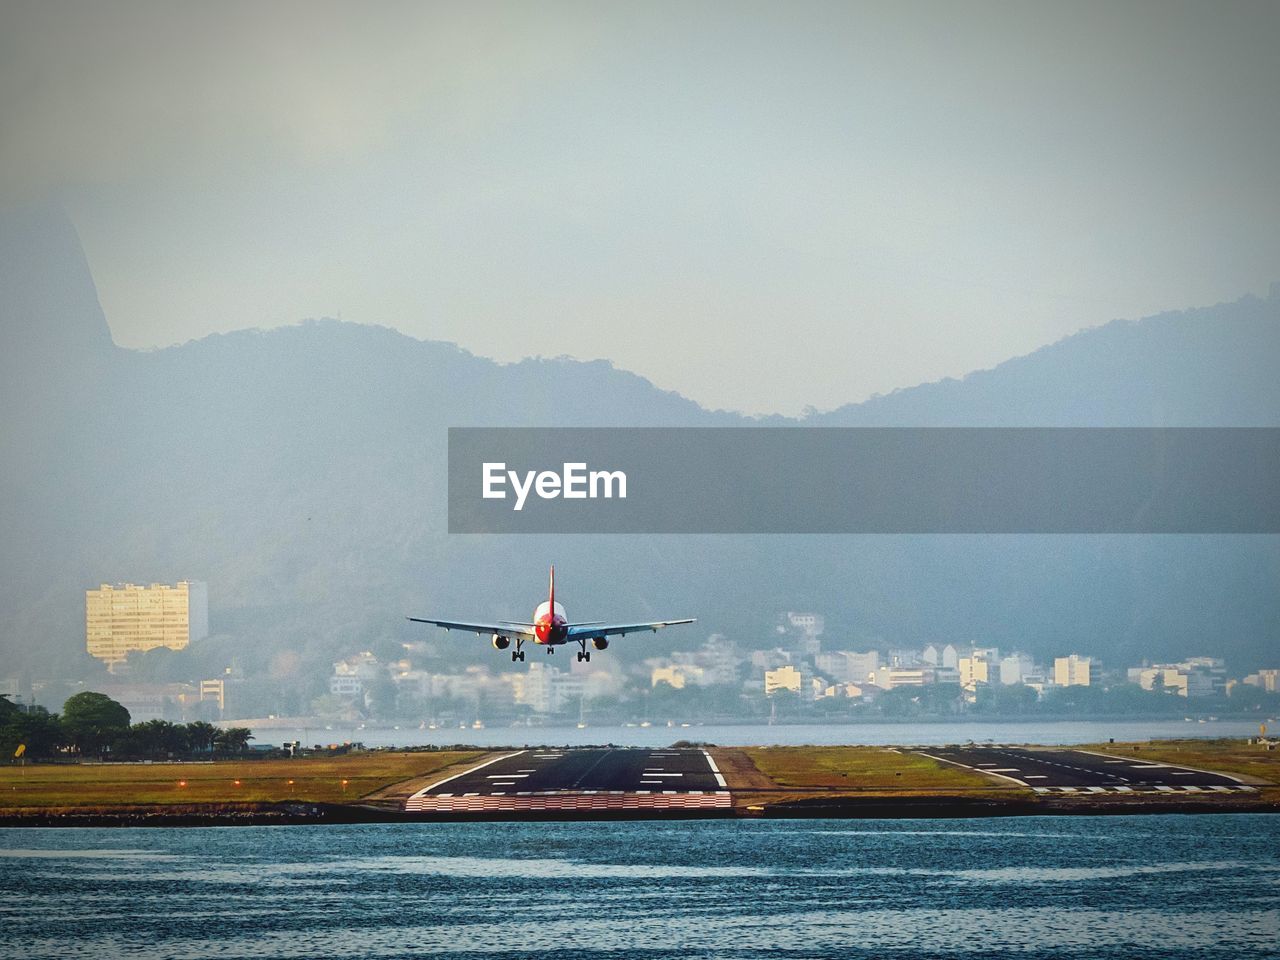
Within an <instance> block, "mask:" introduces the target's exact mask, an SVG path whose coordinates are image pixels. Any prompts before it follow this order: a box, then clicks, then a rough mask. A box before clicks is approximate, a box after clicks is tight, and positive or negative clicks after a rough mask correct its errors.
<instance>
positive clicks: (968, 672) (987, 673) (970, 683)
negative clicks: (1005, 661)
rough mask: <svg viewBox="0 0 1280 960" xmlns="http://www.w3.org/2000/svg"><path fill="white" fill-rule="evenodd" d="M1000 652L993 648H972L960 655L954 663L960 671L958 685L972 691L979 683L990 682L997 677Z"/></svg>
mask: <svg viewBox="0 0 1280 960" xmlns="http://www.w3.org/2000/svg"><path fill="white" fill-rule="evenodd" d="M999 656H1000V652H999V651H998V650H995V649H989V650H974V651H973V652H972V653H971V654H970V655H969V656H967V657H961V658H960V660H959V662H958V663H957V665H956V668H957V669H958V670H959V672H960V687H961V689H963V690H966V691H968V692H970V693H972V692H973V691H974V690H976V689H977V688H978V684H980V683H992V682H994V681H995V680H997V679H998V673H997V671H998V670H999V659H998V658H999Z"/></svg>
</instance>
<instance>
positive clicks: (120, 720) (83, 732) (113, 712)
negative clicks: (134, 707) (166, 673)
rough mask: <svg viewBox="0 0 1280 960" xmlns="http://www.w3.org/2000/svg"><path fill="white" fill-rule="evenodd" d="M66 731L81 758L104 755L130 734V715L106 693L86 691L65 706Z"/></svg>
mask: <svg viewBox="0 0 1280 960" xmlns="http://www.w3.org/2000/svg"><path fill="white" fill-rule="evenodd" d="M62 730H63V733H64V735H65V736H66V738H67V742H68V743H70V744H71V745H72V746H74V747H75V748H76V750H78V751H79V752H80V753H81V754H92V753H101V752H102V751H103V750H104V749H106V748H107V747H109V746H110V744H111V742H112V741H114V740H115V739H116V738H117V737H119V736H121V735H122V734H125V733H127V732H128V731H129V711H128V710H126V709H125V708H124V707H123V706H122V705H121V704H119V703H116V701H114V700H112V699H111V698H110V697H108V696H107V695H106V694H105V693H94V692H93V691H91V690H86V691H84V692H83V693H77V694H76V695H75V696H73V697H71V698H70V699H68V700H67V702H66V703H64V704H63V705H62Z"/></svg>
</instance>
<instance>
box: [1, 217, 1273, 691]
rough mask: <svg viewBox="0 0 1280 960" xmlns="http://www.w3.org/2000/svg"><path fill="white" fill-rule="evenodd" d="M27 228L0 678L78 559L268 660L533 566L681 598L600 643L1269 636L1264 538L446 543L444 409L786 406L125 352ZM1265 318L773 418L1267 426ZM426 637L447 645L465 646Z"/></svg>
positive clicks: (1163, 321)
mask: <svg viewBox="0 0 1280 960" xmlns="http://www.w3.org/2000/svg"><path fill="white" fill-rule="evenodd" d="M33 222H34V223H35V224H36V226H37V227H39V225H40V223H41V222H42V221H40V220H39V218H36V219H35V220H34V221H32V220H30V219H28V220H26V221H23V222H21V223H19V224H18V225H17V226H15V225H14V223H13V222H12V221H11V222H9V223H7V224H5V225H3V227H0V234H3V235H4V236H5V237H6V239H5V241H4V242H5V244H7V246H6V247H5V249H10V250H13V249H18V250H22V249H26V248H24V246H23V243H22V240H21V236H22V234H23V231H24V230H31V229H33V227H32V223H33ZM40 229H42V230H44V231H46V232H45V233H43V234H41V235H42V236H45V237H46V239H45V240H43V241H41V243H39V244H33V245H32V246H31V248H30V250H31V251H34V252H30V251H29V253H28V255H27V256H26V259H25V261H24V263H23V265H22V267H21V269H12V268H10V269H8V270H7V271H6V272H5V273H4V274H3V276H4V279H5V284H4V287H3V288H2V289H0V325H2V326H0V337H3V341H4V342H3V344H2V345H3V347H4V350H3V351H2V352H3V353H4V355H5V356H6V357H7V358H8V359H7V360H6V366H5V368H4V369H5V370H6V381H7V382H6V386H5V388H4V393H3V398H4V409H5V410H6V417H5V424H4V436H3V447H4V456H3V465H2V466H0V484H2V487H0V489H2V490H3V492H4V497H3V508H2V509H3V514H2V515H0V532H2V533H3V540H4V543H5V544H6V546H5V548H4V551H3V556H0V565H2V569H3V572H4V576H5V580H6V583H7V584H9V590H7V591H5V594H4V599H3V604H4V609H3V614H4V622H5V623H6V624H8V628H7V629H6V632H5V635H4V637H3V653H4V657H5V661H6V662H7V663H10V664H12V665H13V667H12V669H17V668H20V667H23V666H53V667H56V668H57V669H59V670H74V669H77V668H76V663H77V662H78V658H80V657H81V656H82V654H81V652H80V651H81V650H82V648H83V591H84V589H85V588H86V587H89V586H93V585H96V584H97V583H99V582H102V581H116V580H126V579H132V580H137V581H150V580H173V579H176V578H179V577H193V578H197V579H204V580H207V581H209V584H210V598H211V600H210V602H211V619H212V622H213V628H214V630H215V632H220V633H222V634H225V635H227V638H228V639H227V640H226V641H225V642H222V644H221V646H219V647H218V649H219V650H221V651H223V652H224V653H225V652H226V651H234V652H235V653H236V654H237V655H238V656H241V657H242V658H244V659H245V660H246V661H248V662H249V663H250V665H256V666H258V667H260V668H261V669H264V670H265V669H271V670H272V671H274V672H275V673H276V674H277V675H278V676H279V677H281V678H282V682H288V681H289V680H290V678H293V677H296V676H300V675H301V674H302V673H305V671H306V670H307V669H309V667H308V664H310V665H315V664H319V665H320V669H327V665H326V664H327V658H328V657H330V656H331V655H334V654H339V653H347V652H351V651H353V650H357V649H363V648H368V647H378V646H380V645H381V646H382V647H384V648H387V649H394V643H395V641H396V640H398V639H401V638H410V637H416V638H421V637H422V636H424V633H425V632H424V631H422V630H420V629H418V628H416V627H412V626H410V625H406V624H405V623H404V621H403V620H402V619H401V618H402V616H403V615H404V614H406V613H412V612H422V613H428V612H439V613H441V614H444V615H454V616H486V617H518V616H523V614H524V613H525V612H526V610H525V608H526V607H528V606H531V604H532V602H533V601H535V600H536V599H538V596H539V594H540V592H541V590H542V588H543V579H544V576H545V568H546V565H547V563H549V562H551V561H555V562H557V564H558V565H559V566H560V568H561V571H562V578H563V589H564V592H565V597H566V600H567V601H569V602H572V604H573V606H572V610H573V613H574V615H575V616H581V617H583V618H595V617H596V616H623V617H630V616H638V617H639V616H649V615H654V616H657V615H676V616H683V615H695V616H699V617H701V618H702V622H701V623H700V624H699V627H698V630H697V632H696V633H694V634H692V635H686V636H683V637H674V636H669V637H663V638H661V639H657V640H651V639H647V640H641V641H637V642H636V643H634V644H630V645H629V646H627V647H626V649H632V648H634V650H633V651H632V652H631V653H627V652H625V651H624V652H623V653H622V655H623V656H628V655H632V656H634V655H638V652H637V651H646V652H647V651H660V650H662V649H667V648H670V647H671V646H672V645H676V646H688V645H692V644H694V643H696V642H697V641H698V640H699V639H700V638H701V637H702V636H704V635H705V634H706V633H708V632H711V631H724V632H727V633H729V634H730V635H732V636H734V637H736V638H738V639H740V640H742V641H744V642H746V643H749V644H753V643H757V642H760V643H763V642H766V641H767V639H768V637H769V636H770V632H771V630H772V623H773V615H774V613H775V612H776V611H778V610H785V609H801V608H816V609H819V610H821V611H823V612H825V613H826V614H827V616H828V623H829V626H830V629H831V632H832V634H833V642H834V643H835V644H836V645H840V646H853V647H857V646H866V645H868V644H872V643H884V644H890V645H895V646H896V645H909V644H912V643H920V642H924V641H926V640H932V639H953V640H956V641H957V642H979V643H997V644H1000V645H1002V646H1012V645H1017V646H1020V647H1024V648H1028V649H1031V650H1034V651H1036V652H1040V653H1043V654H1051V653H1053V652H1063V651H1064V650H1066V649H1081V650H1085V651H1089V650H1092V651H1095V652H1098V653H1100V654H1102V655H1103V656H1106V657H1107V658H1108V659H1112V658H1116V659H1121V660H1128V659H1134V658H1136V657H1140V656H1141V655H1143V654H1145V655H1147V656H1151V657H1163V656H1175V655H1181V654H1188V653H1213V652H1215V651H1217V652H1220V653H1226V654H1228V655H1230V656H1232V657H1233V659H1234V660H1236V661H1237V662H1238V663H1239V665H1240V666H1241V668H1243V667H1247V666H1253V665H1255V664H1256V663H1257V662H1258V661H1259V660H1260V659H1262V658H1264V657H1265V655H1267V654H1269V653H1270V651H1271V650H1272V649H1273V648H1274V643H1275V639H1276V634H1277V632H1278V629H1277V624H1280V599H1278V598H1277V591H1275V589H1274V585H1275V584H1276V583H1277V582H1280V548H1278V546H1277V544H1276V538H1274V537H1252V538H1250V537H1236V538H1229V537H1176V538H1136V537H1135V538H1125V537H1092V538H1090V537H1065V538H1052V537H969V538H966V537H809V538H803V537H772V538H769V537H651V538H634V537H632V538H628V537H552V538H546V537H537V538H528V537H526V538H521V537H507V538H498V537H448V536H447V535H446V534H445V532H444V531H445V517H444V450H445V437H446V428H447V427H448V426H455V425H506V426H512V425H548V424H555V425H611V426H618V425H632V426H649V425H668V426H692V425H744V424H751V423H758V422H764V423H779V424H780V423H790V422H797V421H788V420H787V419H786V418H782V417H771V418H765V419H764V420H759V421H758V420H753V419H750V418H746V417H742V416H739V415H737V414H733V413H727V412H723V411H715V412H713V411H707V410H705V409H703V408H702V407H700V406H699V405H698V404H696V403H694V402H693V401H691V400H688V399H686V398H684V397H681V396H680V395H679V394H676V393H673V392H669V391H661V390H659V389H657V388H656V387H654V386H653V385H652V384H650V383H649V382H648V381H647V380H645V379H644V378H642V377H638V376H636V375H634V374H631V373H627V372H625V371H621V370H617V369H616V368H614V367H613V366H612V365H611V364H609V363H606V362H603V361H595V362H587V363H583V362H579V361H574V360H568V359H562V358H561V359H550V360H548V359H530V360H525V361H522V362H520V363H515V364H505V365H504V364H499V363H495V362H493V361H490V360H486V359H484V358H481V357H477V356H475V355H473V354H470V353H468V352H466V351H464V350H461V349H459V348H458V347H456V346H454V345H452V344H445V343H440V342H434V341H420V340H416V339H413V338H410V337H407V336H404V335H402V334H399V333H397V332H395V331H394V330H391V329H388V328H385V327H369V326H360V325H356V324H351V323H340V322H337V321H328V320H325V321H312V322H307V323H303V324H300V325H298V326H291V327H284V328H279V329H276V330H270V331H252V330H250V331H239V332H236V333H230V334H219V335H214V336H210V337H206V338H203V339H201V340H198V341H193V342H191V343H187V344H183V345H181V346H176V347H170V348H166V349H163V350H157V351H147V352H139V351H129V350H122V349H119V348H116V347H115V346H113V345H112V343H111V341H110V338H109V334H107V335H106V336H105V337H104V335H103V334H104V333H105V332H106V322H105V320H104V319H103V318H102V314H101V310H100V308H99V307H98V304H97V300H96V294H94V293H93V287H92V281H91V279H90V278H88V275H87V266H86V265H85V264H84V259H83V254H82V253H81V252H80V251H79V247H78V243H76V242H75V240H74V232H73V231H68V230H66V229H61V230H59V229H55V228H52V227H41V228H40ZM37 232H39V231H37ZM15 238H16V239H15ZM1277 331H1280V295H1277V292H1276V291H1275V290H1273V293H1272V296H1271V297H1269V298H1268V299H1265V300H1260V299H1257V298H1245V299H1243V300H1240V301H1237V302H1236V303H1232V304H1224V305H1220V306H1218V307H1210V308H1204V309H1201V310H1194V311H1187V312H1185V313H1180V314H1169V315H1162V316H1161V317H1157V318H1152V319H1151V320H1147V321H1141V322H1136V323H1125V322H1116V323H1112V324H1108V325H1106V326H1104V327H1101V328H1098V329H1096V330H1089V331H1083V332H1081V333H1079V334H1076V335H1074V336H1072V337H1068V338H1066V339H1065V340H1063V341H1060V342H1059V343H1057V344H1053V345H1051V346H1048V347H1045V348H1042V349H1041V350H1038V351H1035V352H1034V353H1032V354H1029V355H1028V356H1026V357H1022V358H1017V359H1015V360H1010V361H1007V362H1006V363H1004V364H1000V365H999V366H997V367H995V368H993V369H992V370H990V371H983V372H980V373H975V374H972V375H970V376H969V377H966V378H965V379H964V380H963V381H941V382H939V383H936V384H926V385H922V386H919V387H914V388H910V389H907V390H901V391H896V392H895V393H893V394H891V395H889V396H886V397H882V398H876V399H874V400H871V401H868V402H867V403H865V404H858V405H851V406H849V407H843V408H841V409H840V410H837V411H832V412H830V413H826V414H814V415H812V416H810V417H808V418H807V419H805V420H804V421H801V422H803V423H806V424H811V425H815V426H827V425H844V424H851V425H852V424H858V425H873V424H902V425H907V424H918V425H940V424H948V423H953V424H965V425H988V424H990V425H1002V424H1008V423H1024V424H1035V425H1066V424H1070V425H1102V424H1115V425H1121V424H1142V425H1148V424H1180V425H1201V424H1211V423H1217V424H1221V425H1242V424H1280V393H1278V391H1280V387H1278V386H1277V384H1276V383H1275V379H1276V378H1274V377H1272V378H1266V377H1264V373H1265V372H1266V371H1267V369H1268V367H1274V366H1275V358H1276V357H1277V356H1280V350H1277V349H1276V347H1277V345H1278V344H1280V340H1278V333H1277ZM45 334H47V336H45ZM9 374H13V376H12V377H10V376H9ZM1055 397H1056V400H1055ZM441 643H442V644H447V645H448V649H456V650H457V651H458V655H459V657H460V658H462V659H473V658H476V657H479V656H483V655H485V654H491V653H492V651H489V650H488V648H487V647H485V646H484V645H483V644H475V643H470V642H467V641H466V640H460V639H458V638H457V637H452V636H451V637H449V638H448V639H447V640H441ZM619 646H624V645H622V644H620V645H619ZM4 672H12V670H7V671H4Z"/></svg>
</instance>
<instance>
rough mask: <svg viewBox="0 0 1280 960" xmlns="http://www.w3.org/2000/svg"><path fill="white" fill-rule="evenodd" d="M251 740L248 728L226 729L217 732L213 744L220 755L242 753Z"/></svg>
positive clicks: (251, 735) (251, 736)
mask: <svg viewBox="0 0 1280 960" xmlns="http://www.w3.org/2000/svg"><path fill="white" fill-rule="evenodd" d="M252 739H253V733H252V732H250V730H249V728H248V727H228V728H227V729H226V730H219V731H218V735H217V738H216V739H215V740H214V744H215V745H216V746H217V748H218V750H219V751H221V752H222V753H244V751H245V750H247V749H248V748H249V741H250V740H252Z"/></svg>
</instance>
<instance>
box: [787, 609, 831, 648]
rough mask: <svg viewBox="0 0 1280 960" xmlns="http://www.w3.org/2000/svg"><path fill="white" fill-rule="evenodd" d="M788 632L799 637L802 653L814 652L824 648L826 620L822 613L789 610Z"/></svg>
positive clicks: (798, 641) (798, 642) (798, 646)
mask: <svg viewBox="0 0 1280 960" xmlns="http://www.w3.org/2000/svg"><path fill="white" fill-rule="evenodd" d="M785 620H786V627H785V628H784V629H785V630H786V632H788V633H790V634H791V635H792V636H794V637H796V639H797V644H796V646H797V649H798V650H799V651H800V652H801V653H805V654H809V655H810V656H812V655H813V654H816V653H818V652H819V651H820V650H821V649H822V634H823V632H824V631H825V630H826V621H825V619H824V618H823V616H822V614H820V613H797V612H795V611H788V612H787V613H786V614H785Z"/></svg>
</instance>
